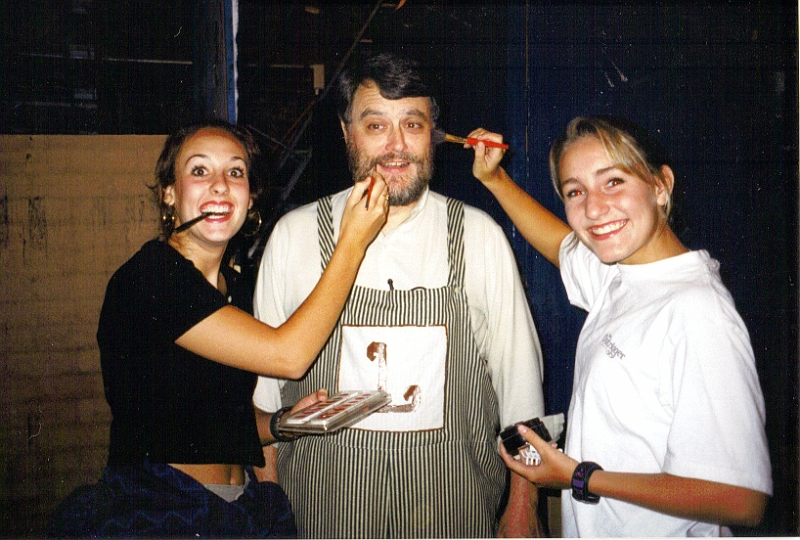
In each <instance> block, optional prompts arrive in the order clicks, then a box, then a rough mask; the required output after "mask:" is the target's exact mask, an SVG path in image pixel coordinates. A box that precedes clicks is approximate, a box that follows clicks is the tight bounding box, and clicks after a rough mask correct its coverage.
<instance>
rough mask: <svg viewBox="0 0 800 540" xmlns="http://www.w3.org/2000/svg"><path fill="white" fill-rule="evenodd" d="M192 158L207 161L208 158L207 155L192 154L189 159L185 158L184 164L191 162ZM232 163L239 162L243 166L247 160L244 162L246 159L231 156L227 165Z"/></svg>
mask: <svg viewBox="0 0 800 540" xmlns="http://www.w3.org/2000/svg"><path fill="white" fill-rule="evenodd" d="M194 158H200V159H209V156H208V154H192V155H191V156H189V157H187V158H186V161H184V163H189V162H190V161H191V160H193V159H194ZM233 161H241V162H243V163H244V164H245V165H246V164H247V160H246V159H244V158H243V157H241V156H233V157H231V159H229V160H228V163H231V162H233Z"/></svg>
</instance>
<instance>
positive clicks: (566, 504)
mask: <svg viewBox="0 0 800 540" xmlns="http://www.w3.org/2000/svg"><path fill="white" fill-rule="evenodd" d="M559 260H560V265H561V276H562V279H563V281H564V285H565V287H566V290H567V295H568V297H569V300H570V302H571V303H572V304H574V305H576V306H578V307H580V308H582V309H584V310H586V311H588V316H587V319H586V322H585V324H584V327H583V330H582V331H581V334H580V338H579V340H578V347H577V352H576V363H575V379H574V384H573V392H572V401H571V403H570V410H569V415H568V419H567V443H566V448H565V451H566V453H567V455H569V456H570V457H572V458H574V459H576V460H578V461H594V462H596V463H598V464H599V465H601V466H602V467H603V468H604V469H605V470H607V471H616V472H632V473H659V472H665V473H669V474H672V475H676V476H683V477H691V478H700V479H704V480H710V481H714V482H721V483H725V484H731V485H735V486H742V487H747V488H750V489H754V490H757V491H761V492H764V493H767V494H771V493H772V479H771V474H770V462H769V454H768V451H767V440H766V435H765V432H764V415H765V413H764V399H763V396H762V393H761V388H760V386H759V382H758V376H757V374H756V370H755V361H754V356H753V350H752V347H751V345H750V338H749V336H748V333H747V329H746V328H745V326H744V323H743V321H742V319H741V317H740V316H739V314H738V313H737V311H736V308H735V306H734V303H733V299H732V298H731V295H730V293H729V292H728V290H727V289H726V288H725V286H724V285H723V283H722V280H721V279H720V276H719V263H718V262H717V261H715V260H714V259H711V258H710V256H709V255H708V253H707V252H706V251H692V252H689V253H685V254H683V255H679V256H677V257H672V258H669V259H665V260H662V261H658V262H655V263H651V264H641V265H623V264H614V265H606V264H603V263H602V262H600V260H599V259H597V257H595V255H594V254H593V253H592V252H591V251H589V250H588V249H587V248H586V247H585V246H584V245H583V244H581V243H580V242H578V241H576V239H575V237H574V234H570V235H569V236H568V237H567V238H566V239H565V240H564V243H563V244H562V246H561V252H560V258H559ZM562 519H563V526H564V531H563V532H564V535H565V536H590V537H608V536H702V535H705V536H719V535H720V533H721V530H720V526H719V525H712V524H707V523H699V522H694V521H689V520H685V519H680V518H675V517H671V516H667V515H664V514H661V513H657V512H653V511H651V510H647V509H645V508H642V507H639V506H635V505H632V504H628V503H624V502H620V501H616V500H613V499H609V498H606V497H601V499H600V503H599V504H597V505H588V504H585V503H580V502H577V501H575V500H574V499H573V498H572V497H571V494H570V492H569V491H564V492H563V494H562Z"/></svg>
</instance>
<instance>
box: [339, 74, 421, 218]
mask: <svg viewBox="0 0 800 540" xmlns="http://www.w3.org/2000/svg"><path fill="white" fill-rule="evenodd" d="M350 110H351V117H350V123H349V124H344V123H343V124H342V131H343V132H344V137H345V142H346V143H347V154H348V161H349V163H350V170H351V172H352V173H353V177H354V180H356V181H358V180H361V179H362V178H364V177H366V176H369V175H370V174H371V172H372V171H373V170H376V171H377V172H378V173H380V174H381V175H382V176H383V178H384V180H385V181H386V185H387V187H388V188H389V204H390V205H391V206H407V205H410V204H413V203H415V202H416V201H417V200H418V199H419V197H420V196H421V195H422V193H423V192H424V191H425V188H426V187H427V185H428V182H429V181H430V179H431V177H432V176H433V149H432V146H431V129H432V128H433V123H432V121H431V118H430V114H431V103H430V100H429V99H428V98H426V97H407V98H401V99H386V98H384V97H383V96H381V94H380V91H379V89H378V87H377V86H376V85H375V84H374V83H371V84H367V85H361V86H359V88H358V90H357V91H356V93H355V96H354V98H353V104H352V107H351V109H350Z"/></svg>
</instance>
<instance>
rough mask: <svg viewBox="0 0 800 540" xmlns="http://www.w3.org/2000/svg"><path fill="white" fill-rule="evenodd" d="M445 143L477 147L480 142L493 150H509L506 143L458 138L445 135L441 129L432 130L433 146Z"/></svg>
mask: <svg viewBox="0 0 800 540" xmlns="http://www.w3.org/2000/svg"><path fill="white" fill-rule="evenodd" d="M443 142H451V143H459V144H464V143H467V144H471V145H472V146H475V145H476V144H478V143H479V142H482V143H483V144H485V145H486V146H491V147H492V148H502V149H503V150H508V145H507V144H505V143H499V142H494V141H489V140H486V139H475V138H474V137H467V138H464V137H456V136H455V135H450V134H449V133H445V132H444V130H442V129H440V128H434V129H433V130H431V144H434V145H436V144H439V143H443Z"/></svg>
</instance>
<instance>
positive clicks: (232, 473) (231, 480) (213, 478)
mask: <svg viewBox="0 0 800 540" xmlns="http://www.w3.org/2000/svg"><path fill="white" fill-rule="evenodd" d="M169 465H170V466H171V467H174V468H176V469H178V470H179V471H181V472H182V473H185V474H188V475H189V476H191V477H192V478H194V479H195V480H197V481H198V482H200V483H201V484H223V485H230V486H241V485H243V484H244V467H243V466H242V465H226V464H221V463H207V464H206V463H204V464H200V465H198V464H185V463H170V464H169Z"/></svg>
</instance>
